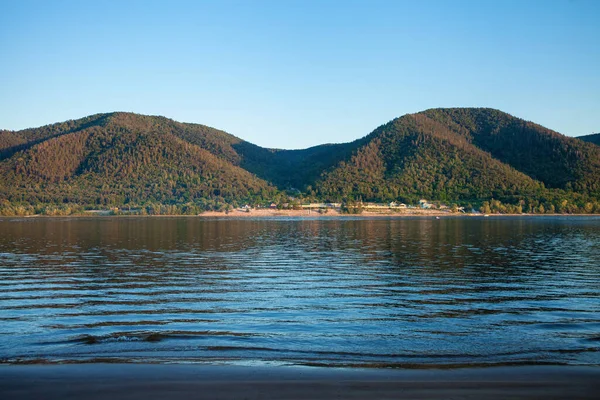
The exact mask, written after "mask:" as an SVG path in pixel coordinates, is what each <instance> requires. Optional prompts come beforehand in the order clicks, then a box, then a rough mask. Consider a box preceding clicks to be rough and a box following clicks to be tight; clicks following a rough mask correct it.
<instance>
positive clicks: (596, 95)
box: [0, 0, 600, 148]
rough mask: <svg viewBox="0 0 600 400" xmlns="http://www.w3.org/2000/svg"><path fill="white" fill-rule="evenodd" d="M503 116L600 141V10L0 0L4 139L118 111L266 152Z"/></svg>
mask: <svg viewBox="0 0 600 400" xmlns="http://www.w3.org/2000/svg"><path fill="white" fill-rule="evenodd" d="M470 106H478V107H493V108H497V109H500V110H502V111H506V112H509V113H511V114H513V115H515V116H518V117H521V118H525V119H528V120H531V121H534V122H537V123H540V124H542V125H544V126H546V127H548V128H551V129H554V130H556V131H559V132H561V133H564V134H566V135H570V136H577V135H582V134H589V133H592V132H600V1H599V0H590V1H586V0H571V1H568V0H565V1H551V0H544V1H527V0H517V1H510V0H499V1H486V0H472V1H450V0H448V1H446V0H442V1H433V0H424V1H415V0H411V1H401V0H392V1H373V0H369V1H367V0H365V1H351V0H342V1H326V0H322V1H309V0H302V1H294V0H276V1H250V0H248V1H225V0H219V1H210V2H209V1H199V0H197V1H174V0H171V1H151V0H143V1H128V0H121V1H105V0H103V1H85V0H78V1H46V0H44V1H27V0H0V128H4V129H13V130H17V129H23V128H27V127H34V126H41V125H45V124H48V123H52V122H59V121H64V120H67V119H76V118H80V117H83V116H86V115H90V114H96V113H100V112H110V111H132V112H136V113H142V114H152V115H164V116H167V117H170V118H173V119H175V120H178V121H182V122H197V123H202V124H205V125H209V126H213V127H216V128H219V129H223V130H226V131H228V132H230V133H232V134H234V135H236V136H238V137H241V138H243V139H245V140H248V141H250V142H253V143H256V144H259V145H261V146H266V147H279V148H304V147H308V146H312V145H316V144H321V143H325V142H347V141H351V140H354V139H357V138H359V137H362V136H364V135H366V134H368V133H369V132H371V131H372V130H373V129H375V128H376V127H377V126H379V125H381V124H383V123H385V122H387V121H389V120H391V119H393V118H395V117H398V116H401V115H403V114H406V113H413V112H418V111H422V110H425V109H428V108H435V107H470Z"/></svg>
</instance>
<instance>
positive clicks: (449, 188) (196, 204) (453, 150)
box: [0, 108, 600, 213]
mask: <svg viewBox="0 0 600 400" xmlns="http://www.w3.org/2000/svg"><path fill="white" fill-rule="evenodd" d="M580 139H581V138H580ZM0 178H1V179H0V209H2V208H3V209H4V210H5V211H4V212H5V213H7V212H8V213H10V212H11V211H10V210H12V211H13V212H15V210H17V209H18V210H20V211H19V212H18V213H20V212H22V210H23V208H25V209H27V210H29V211H31V212H34V211H35V212H40V210H41V211H42V212H43V211H44V210H46V212H47V211H48V210H54V209H56V208H57V207H58V208H60V209H61V210H64V209H65V208H73V207H75V208H77V207H88V208H108V207H113V206H116V207H122V206H123V205H125V206H128V207H133V208H140V209H141V208H143V209H146V210H155V209H160V210H163V211H165V210H166V212H177V213H181V212H184V213H196V212H198V211H200V210H203V209H226V208H227V207H231V206H236V205H241V204H245V203H250V204H261V203H262V204H265V203H270V202H272V201H275V202H287V201H289V200H290V196H293V197H294V198H296V201H328V200H329V201H342V202H357V201H376V202H388V201H401V202H405V203H415V202H416V201H418V199H420V198H426V199H429V200H439V201H441V202H445V203H458V204H464V205H467V204H472V205H479V204H482V203H483V202H484V201H490V200H492V199H495V200H501V201H502V202H504V203H507V204H512V205H514V206H515V207H516V206H517V205H519V206H520V207H524V208H523V209H525V210H527V209H532V207H540V206H543V207H541V208H545V209H553V210H556V211H561V212H564V211H565V210H566V211H568V212H575V211H578V210H583V209H585V210H590V209H591V210H595V208H594V207H596V205H597V204H598V199H599V198H600V147H598V146H596V145H594V144H591V143H585V142H584V141H582V140H579V139H576V138H569V137H566V136H563V135H561V134H559V133H557V132H553V131H551V130H548V129H546V128H544V127H542V126H539V125H537V124H535V123H532V122H528V121H524V120H521V119H519V118H515V117H513V116H511V115H508V114H506V113H503V112H500V111H498V110H493V109H487V108H454V109H432V110H427V111H424V112H421V113H417V114H409V115H404V116H402V117H399V118H397V119H394V120H392V121H390V122H388V123H387V124H385V125H382V126H380V127H379V128H377V129H375V130H374V131H373V132H372V133H370V134H369V135H367V136H365V137H363V138H361V139H358V140H355V141H353V142H350V143H343V144H326V145H321V146H316V147H312V148H309V149H305V150H277V149H266V148H262V147H259V146H256V145H254V144H252V143H249V142H246V141H244V140H242V139H239V138H237V137H235V136H233V135H230V134H229V133H226V132H223V131H220V130H218V129H214V128H210V127H207V126H204V125H199V124H187V123H179V122H176V121H173V120H171V119H168V118H164V117H156V116H143V115H137V114H131V113H109V114H97V115H93V116H90V117H86V118H82V119H79V120H75V121H67V122H63V123H58V124H53V125H48V126H44V127H41V128H35V129H26V130H22V131H16V132H15V131H0ZM528 207H529V208H528ZM536 209H537V208H536ZM6 210H8V211H6ZM32 210H34V211H32ZM29 211H27V212H29ZM598 211H600V205H599V206H598ZM0 212H1V210H0Z"/></svg>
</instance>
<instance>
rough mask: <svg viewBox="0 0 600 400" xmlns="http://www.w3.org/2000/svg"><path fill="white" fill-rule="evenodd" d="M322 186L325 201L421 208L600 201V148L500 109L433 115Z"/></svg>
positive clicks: (402, 121)
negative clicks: (569, 195)
mask: <svg viewBox="0 0 600 400" xmlns="http://www.w3.org/2000/svg"><path fill="white" fill-rule="evenodd" d="M367 138H368V140H367V143H366V144H365V145H363V146H362V147H360V148H359V149H358V150H357V151H356V152H355V154H354V155H353V156H352V158H351V159H350V160H347V161H344V162H342V163H340V164H339V165H338V167H337V168H335V169H333V170H331V171H327V172H326V173H325V174H324V176H323V178H322V180H321V181H320V182H319V183H318V184H317V186H318V190H319V193H321V194H322V195H323V196H326V197H329V198H334V199H341V198H344V197H348V198H354V199H357V198H359V197H360V198H362V199H363V200H373V201H388V200H393V199H396V198H400V199H404V200H406V201H415V199H416V198H417V197H425V198H433V199H439V200H446V201H447V200H454V201H457V200H477V199H489V198H492V197H494V198H496V199H498V198H500V199H504V200H506V201H515V200H517V199H519V198H524V197H531V196H537V197H539V196H541V195H542V193H544V192H545V191H546V190H545V188H556V189H564V190H569V191H570V190H573V191H575V192H578V193H582V194H586V195H591V196H594V197H598V195H599V194H600V151H599V150H600V149H598V148H596V147H595V146H593V145H590V144H586V143H583V142H581V141H579V140H577V139H574V138H568V137H566V136H563V135H561V134H559V133H556V132H553V131H550V130H548V129H546V128H543V127H541V126H539V125H536V124H533V123H530V122H527V121H524V120H521V119H518V118H515V117H512V116H510V115H508V114H506V113H502V112H500V111H497V110H492V109H472V108H471V109H433V110H427V111H424V112H422V113H418V114H413V115H406V116H403V117H400V118H397V119H395V120H393V121H391V122H389V123H388V124H386V125H383V126H381V127H379V128H378V129H376V130H375V131H374V132H372V133H371V134H370V135H369V136H368V137H367Z"/></svg>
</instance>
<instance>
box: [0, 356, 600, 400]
mask: <svg viewBox="0 0 600 400" xmlns="http://www.w3.org/2000/svg"><path fill="white" fill-rule="evenodd" d="M440 398H445V399H447V398H452V399H520V398H528V399H535V398H539V399H598V398H600V368H598V367H495V368H477V369H475V368H473V369H470V368H465V369H450V370H361V369H327V368H302V367H232V366H197V365H143V364H83V365H76V364H75V365H3V366H0V399H2V400H11V399H49V400H52V399H64V400H68V399H77V400H82V399H92V400H94V399H110V400H118V399H129V400H137V399H139V400H153V399H173V400H178V399H370V400H371V399H440Z"/></svg>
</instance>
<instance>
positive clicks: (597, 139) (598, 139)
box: [577, 133, 600, 146]
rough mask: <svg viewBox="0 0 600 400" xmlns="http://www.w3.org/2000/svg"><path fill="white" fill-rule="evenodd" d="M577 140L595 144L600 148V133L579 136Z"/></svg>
mask: <svg viewBox="0 0 600 400" xmlns="http://www.w3.org/2000/svg"><path fill="white" fill-rule="evenodd" d="M577 139H581V140H583V141H584V142H589V143H594V144H597V145H598V146H600V133H593V134H591V135H585V136H578V137H577Z"/></svg>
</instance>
